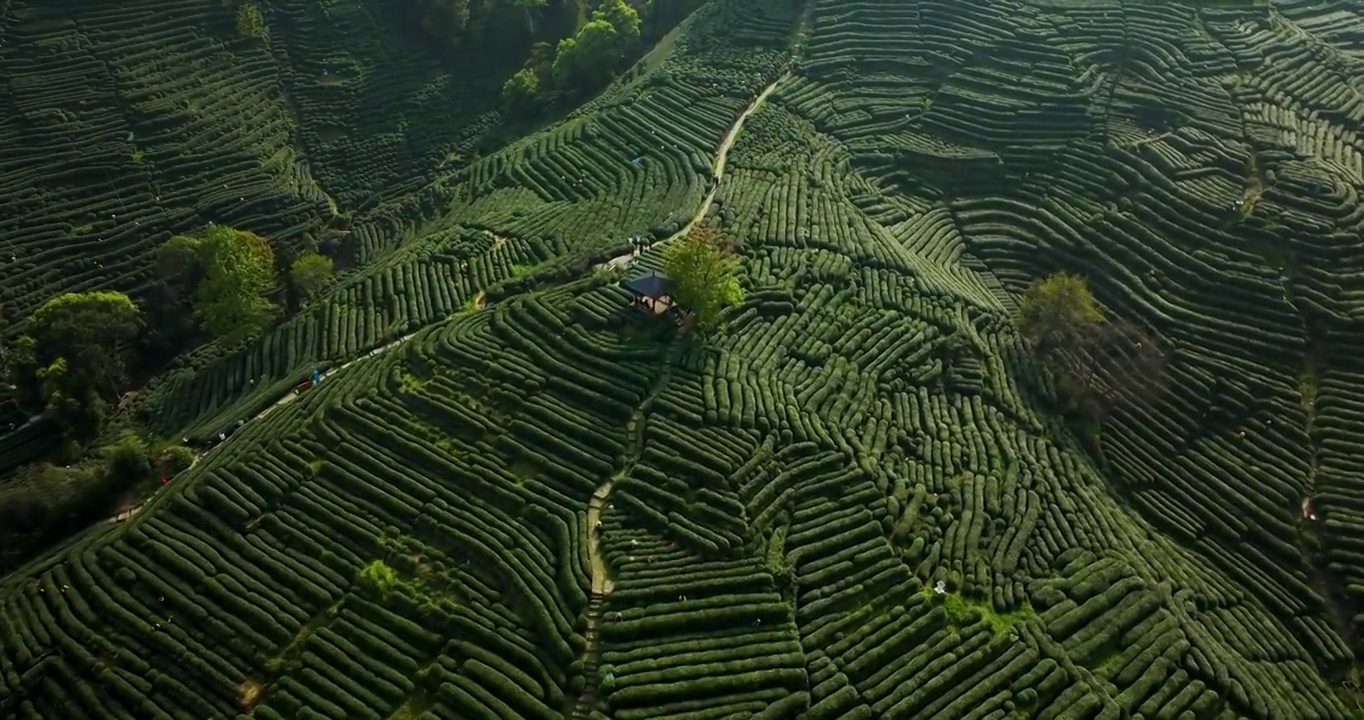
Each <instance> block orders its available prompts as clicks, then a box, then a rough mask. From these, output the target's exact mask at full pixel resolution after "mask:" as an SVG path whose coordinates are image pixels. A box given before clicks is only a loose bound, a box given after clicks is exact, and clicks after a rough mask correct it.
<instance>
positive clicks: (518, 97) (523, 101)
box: [502, 67, 540, 113]
mask: <svg viewBox="0 0 1364 720" xmlns="http://www.w3.org/2000/svg"><path fill="white" fill-rule="evenodd" d="M539 94H540V74H539V73H537V72H535V69H534V68H530V67H524V68H521V70H520V71H519V72H517V73H516V74H515V75H513V76H511V77H510V78H508V79H507V82H506V83H505V84H504V85H503V86H502V100H503V102H505V103H506V104H507V108H508V109H510V110H512V111H513V112H518V113H519V112H526V111H528V110H533V109H534V108H535V107H536V96H538V95H539Z"/></svg>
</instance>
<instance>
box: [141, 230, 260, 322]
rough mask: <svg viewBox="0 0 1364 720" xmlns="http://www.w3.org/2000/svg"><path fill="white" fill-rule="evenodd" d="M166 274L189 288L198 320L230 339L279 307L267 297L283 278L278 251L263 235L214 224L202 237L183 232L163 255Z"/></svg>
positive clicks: (169, 280) (174, 282) (159, 259)
mask: <svg viewBox="0 0 1364 720" xmlns="http://www.w3.org/2000/svg"><path fill="white" fill-rule="evenodd" d="M157 266H158V270H159V271H160V272H161V275H162V278H163V279H164V280H166V282H167V283H168V284H170V285H171V286H172V287H175V288H178V289H180V290H181V291H182V292H185V293H188V292H189V291H190V288H191V287H192V288H193V294H194V320H195V322H197V323H198V324H199V326H200V327H202V328H203V329H204V330H206V331H207V332H209V333H211V334H213V335H215V336H218V337H223V338H227V339H228V340H229V341H231V340H234V339H238V338H241V337H245V336H247V335H250V334H251V333H253V332H255V331H256V330H259V329H260V328H261V327H262V326H263V325H264V324H265V323H266V322H267V321H268V320H269V319H270V316H271V314H272V313H273V312H274V305H273V304H272V303H271V302H270V301H269V299H267V298H266V293H268V292H270V291H271V290H273V289H274V288H275V287H276V286H277V284H278V279H277V277H276V274H275V253H274V251H273V250H272V249H271V248H270V244H269V243H268V242H266V240H265V239H264V238H262V237H260V236H259V235H256V234H254V233H250V232H245V231H241V230H234V229H232V228H230V227H225V226H222V225H214V226H212V227H210V228H208V230H206V231H205V232H204V234H203V235H202V236H201V237H187V236H177V237H173V238H171V239H170V241H168V242H167V243H166V244H165V245H164V246H162V248H161V250H160V251H158V257H157Z"/></svg>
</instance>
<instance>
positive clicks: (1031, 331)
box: [1016, 273, 1167, 421]
mask: <svg viewBox="0 0 1364 720" xmlns="http://www.w3.org/2000/svg"><path fill="white" fill-rule="evenodd" d="M1016 323H1017V326H1018V330H1019V334H1021V335H1022V336H1023V338H1024V339H1025V340H1026V341H1027V342H1028V346H1029V348H1030V349H1031V350H1032V353H1033V356H1034V357H1035V358H1037V360H1038V361H1039V362H1040V363H1041V364H1042V366H1043V367H1044V368H1045V369H1046V371H1047V372H1048V373H1050V375H1051V377H1052V379H1053V380H1054V381H1055V382H1056V383H1057V390H1058V391H1059V394H1060V399H1061V400H1063V401H1065V402H1066V403H1067V404H1068V405H1069V406H1070V409H1071V410H1074V411H1078V412H1079V413H1081V414H1082V415H1083V416H1085V417H1086V418H1088V419H1089V420H1091V421H1099V420H1101V419H1102V418H1103V417H1104V416H1106V415H1107V414H1108V413H1110V412H1112V411H1113V410H1114V409H1117V408H1120V407H1123V406H1126V405H1131V404H1134V403H1136V402H1140V401H1143V400H1145V399H1147V398H1149V397H1152V396H1154V395H1155V394H1157V393H1158V392H1160V391H1161V389H1162V388H1163V386H1164V378H1165V370H1166V367H1167V358H1166V356H1165V353H1164V352H1163V351H1162V350H1161V349H1160V347H1159V346H1158V345H1157V344H1156V342H1155V341H1154V340H1153V339H1152V338H1151V337H1149V336H1148V335H1147V334H1146V333H1145V332H1143V331H1142V330H1140V329H1139V328H1136V327H1134V326H1131V325H1128V324H1125V323H1119V322H1113V321H1110V320H1108V319H1106V318H1105V317H1104V314H1103V311H1102V310H1100V309H1099V305H1098V303H1097V302H1096V301H1095V300H1094V295H1093V293H1091V292H1090V289H1089V284H1088V283H1087V282H1086V281H1085V279H1084V278H1083V277H1080V276H1079V275H1073V274H1070V273H1056V274H1053V275H1049V276H1048V277H1046V278H1044V279H1042V280H1041V281H1039V282H1037V283H1036V284H1034V285H1033V286H1032V287H1031V288H1029V289H1028V291H1027V292H1025V293H1024V294H1023V297H1022V299H1021V300H1020V301H1019V309H1018V316H1017V318H1016Z"/></svg>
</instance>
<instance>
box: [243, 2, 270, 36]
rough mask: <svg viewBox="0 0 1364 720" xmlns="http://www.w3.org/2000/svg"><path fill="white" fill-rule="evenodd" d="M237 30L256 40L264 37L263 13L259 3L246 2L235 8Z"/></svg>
mask: <svg viewBox="0 0 1364 720" xmlns="http://www.w3.org/2000/svg"><path fill="white" fill-rule="evenodd" d="M237 32H239V33H241V34H242V35H243V36H244V37H249V38H255V39H257V40H260V39H264V38H265V33H266V30H265V15H264V14H262V13H261V11H260V6H259V5H257V4H255V3H246V4H245V5H242V6H241V7H239V8H237Z"/></svg>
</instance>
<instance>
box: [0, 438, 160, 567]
mask: <svg viewBox="0 0 1364 720" xmlns="http://www.w3.org/2000/svg"><path fill="white" fill-rule="evenodd" d="M152 467H153V460H152V455H151V450H150V444H149V443H148V442H147V440H146V439H145V438H144V437H142V436H141V435H138V434H137V433H135V432H131V431H129V432H125V433H123V434H121V435H119V437H118V438H117V439H115V440H114V441H113V442H111V443H109V444H108V445H105V446H104V447H101V448H97V449H96V450H95V451H94V452H92V453H90V454H89V455H88V456H87V457H86V459H85V460H83V461H81V462H79V463H75V464H72V465H68V466H65V467H63V466H61V465H56V464H53V463H48V462H43V463H34V464H31V465H27V466H25V467H22V468H20V469H19V471H18V473H17V474H16V475H15V476H14V477H12V478H9V479H8V480H6V481H5V482H3V483H0V574H4V572H6V571H7V570H8V569H9V568H12V567H13V566H14V565H15V563H17V562H19V561H20V560H22V559H23V558H25V557H27V556H29V555H31V554H32V553H34V552H36V551H38V550H40V549H41V548H42V547H44V546H45V545H46V544H47V543H50V542H53V541H55V540H57V539H59V538H61V537H64V536H66V535H68V534H69V533H71V532H73V531H75V530H77V529H78V528H81V527H84V526H85V525H87V524H88V523H90V522H91V521H92V520H94V519H95V518H97V517H100V516H102V515H105V514H108V513H110V512H111V511H112V510H113V509H114V507H115V502H116V501H117V500H118V498H119V497H120V496H121V495H123V494H124V493H125V492H126V491H127V490H129V489H130V488H131V487H133V486H134V485H136V484H137V483H139V482H143V481H146V480H148V479H150V472H151V470H152Z"/></svg>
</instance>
